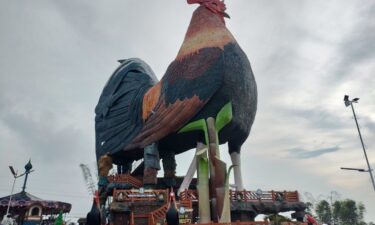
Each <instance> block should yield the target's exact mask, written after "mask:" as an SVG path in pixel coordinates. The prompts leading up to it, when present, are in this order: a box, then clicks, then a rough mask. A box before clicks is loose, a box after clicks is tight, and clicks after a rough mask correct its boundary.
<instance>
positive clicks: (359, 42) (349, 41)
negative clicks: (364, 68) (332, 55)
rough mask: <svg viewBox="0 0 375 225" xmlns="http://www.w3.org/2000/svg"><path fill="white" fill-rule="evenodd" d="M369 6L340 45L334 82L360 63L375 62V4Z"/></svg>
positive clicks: (359, 15)
mask: <svg viewBox="0 0 375 225" xmlns="http://www.w3.org/2000/svg"><path fill="white" fill-rule="evenodd" d="M366 4H368V6H367V7H363V8H365V9H364V10H363V9H362V12H361V13H360V14H358V17H359V18H356V19H357V20H358V21H357V23H355V24H354V26H353V29H352V30H351V31H350V33H349V34H348V35H347V36H346V38H345V39H344V40H343V42H342V43H341V44H339V45H338V53H337V57H338V62H337V64H336V65H335V71H334V74H335V76H334V77H332V78H334V80H332V81H333V82H337V79H342V78H345V77H346V76H348V75H349V74H350V73H351V71H352V69H353V68H354V67H355V66H357V65H358V64H359V63H360V62H363V61H369V60H371V59H372V60H375V58H374V57H375V51H374V49H375V41H374V40H375V20H374V15H375V3H373V2H366Z"/></svg>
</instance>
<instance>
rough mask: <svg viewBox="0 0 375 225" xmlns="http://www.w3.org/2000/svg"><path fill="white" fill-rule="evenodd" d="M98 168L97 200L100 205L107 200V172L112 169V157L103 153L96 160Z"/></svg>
mask: <svg viewBox="0 0 375 225" xmlns="http://www.w3.org/2000/svg"><path fill="white" fill-rule="evenodd" d="M98 168H99V183H98V186H99V202H100V205H104V204H105V202H106V200H107V192H106V188H107V185H108V178H107V176H108V173H109V170H111V169H112V157H111V156H109V155H103V156H101V157H100V159H99V161H98Z"/></svg>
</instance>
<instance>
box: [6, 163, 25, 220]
mask: <svg viewBox="0 0 375 225" xmlns="http://www.w3.org/2000/svg"><path fill="white" fill-rule="evenodd" d="M9 169H10V171H11V172H12V174H13V177H14V180H13V185H12V191H11V192H10V196H9V202H8V207H7V213H6V214H5V215H8V213H9V209H10V203H11V202H12V197H13V191H14V184H15V183H16V180H17V178H19V177H22V176H23V175H25V173H23V174H20V175H17V172H16V171H14V169H13V167H12V166H9Z"/></svg>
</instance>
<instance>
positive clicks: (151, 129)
mask: <svg viewBox="0 0 375 225" xmlns="http://www.w3.org/2000/svg"><path fill="white" fill-rule="evenodd" d="M187 2H188V3H189V4H193V3H199V4H200V6H199V7H198V8H197V9H196V10H195V12H194V14H193V16H192V19H191V22H190V25H189V27H188V30H187V32H186V35H185V39H184V41H183V43H182V46H181V48H180V50H179V52H178V54H177V57H176V59H175V60H174V61H172V62H171V64H170V65H169V67H168V69H167V71H166V73H165V74H164V76H163V78H162V79H161V80H160V81H159V82H158V81H157V78H156V76H155V75H154V73H153V72H152V70H151V68H150V67H149V66H148V65H147V64H146V63H145V62H143V61H142V60H140V59H134V58H133V59H127V60H120V63H121V65H120V66H119V67H118V68H117V69H116V70H115V72H114V73H113V75H112V76H111V77H110V79H109V81H108V82H107V84H106V85H105V87H104V89H103V92H102V94H101V96H100V99H99V103H98V105H97V107H96V109H95V113H96V117H95V123H96V124H95V129H96V154H97V159H98V164H99V175H100V181H99V185H102V186H105V185H106V182H107V181H106V176H107V174H108V171H109V170H110V168H111V167H112V163H114V164H117V165H120V166H123V167H126V166H127V165H129V163H132V162H133V161H134V160H138V159H140V158H143V157H144V160H145V168H144V184H154V183H155V182H156V173H157V170H158V169H160V168H159V167H160V166H159V156H160V157H161V158H162V159H163V166H164V171H165V177H168V176H169V177H173V176H174V175H175V169H176V163H175V160H174V156H175V154H179V153H181V152H184V151H187V150H189V149H192V148H194V147H195V146H196V144H197V142H198V141H202V139H204V137H203V136H204V135H202V132H198V131H197V132H187V133H179V132H178V131H179V130H180V129H181V128H182V127H184V126H185V125H186V124H188V123H190V122H192V121H195V120H198V119H202V118H203V119H206V118H208V117H214V116H216V115H217V113H218V112H219V111H220V109H222V108H223V106H224V105H226V104H227V103H231V107H232V112H233V117H232V120H231V122H230V123H229V124H228V125H227V126H225V127H224V128H223V129H222V130H221V131H220V133H219V135H218V136H219V142H220V144H223V143H226V142H228V147H229V153H230V155H231V159H232V163H233V164H236V165H239V164H240V151H241V146H242V144H243V143H244V142H245V140H246V139H247V137H248V135H249V133H250V129H251V126H252V124H253V121H254V118H255V113H256V108H257V88H256V83H255V79H254V76H253V72H252V70H251V67H250V62H249V60H248V58H247V56H246V54H245V53H244V52H243V51H242V49H241V48H240V46H239V45H238V43H237V42H236V40H235V39H234V37H233V35H232V34H231V33H230V32H229V30H228V29H227V28H226V25H225V21H224V17H229V16H228V15H227V14H226V13H225V10H226V7H225V4H224V2H223V1H220V0H187ZM234 176H235V183H236V185H237V188H238V189H243V185H242V178H241V170H240V169H235V170H234Z"/></svg>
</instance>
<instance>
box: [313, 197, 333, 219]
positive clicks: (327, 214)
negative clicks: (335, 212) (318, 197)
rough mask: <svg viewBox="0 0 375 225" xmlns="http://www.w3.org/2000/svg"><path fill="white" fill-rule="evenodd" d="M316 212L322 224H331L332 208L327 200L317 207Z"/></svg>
mask: <svg viewBox="0 0 375 225" xmlns="http://www.w3.org/2000/svg"><path fill="white" fill-rule="evenodd" d="M315 212H316V215H317V217H318V219H319V220H320V222H321V223H331V218H332V212H331V206H330V205H329V203H328V202H327V201H326V200H322V201H320V202H319V203H318V204H317V205H316V207H315Z"/></svg>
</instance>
